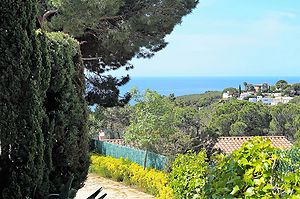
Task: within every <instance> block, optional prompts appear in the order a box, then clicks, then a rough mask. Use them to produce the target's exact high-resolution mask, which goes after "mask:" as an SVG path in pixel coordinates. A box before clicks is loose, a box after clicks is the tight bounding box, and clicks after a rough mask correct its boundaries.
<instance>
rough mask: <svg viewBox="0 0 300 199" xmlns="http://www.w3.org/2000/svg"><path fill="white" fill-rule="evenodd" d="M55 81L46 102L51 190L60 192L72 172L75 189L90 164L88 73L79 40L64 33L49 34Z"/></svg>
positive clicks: (81, 181)
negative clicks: (48, 125)
mask: <svg viewBox="0 0 300 199" xmlns="http://www.w3.org/2000/svg"><path fill="white" fill-rule="evenodd" d="M47 35H48V40H49V41H48V42H49V44H48V46H49V55H50V60H51V81H50V87H49V89H48V91H47V97H46V102H45V107H46V112H47V114H48V117H49V124H53V125H54V129H53V132H52V136H53V149H52V155H51V161H52V166H51V171H50V176H49V180H50V192H52V193H57V192H59V191H60V188H61V185H62V184H65V183H66V182H67V180H68V178H69V176H70V175H71V174H74V181H73V188H75V189H78V188H80V187H81V186H82V183H83V182H84V180H85V178H86V175H87V171H88V166H89V157H88V140H87V129H86V110H87V109H86V108H87V107H86V103H85V99H84V88H85V84H84V72H83V64H82V62H81V54H80V50H79V44H78V42H77V41H75V40H74V39H72V38H71V37H69V36H67V35H65V34H63V33H48V34H47Z"/></svg>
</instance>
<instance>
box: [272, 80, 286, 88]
mask: <svg viewBox="0 0 300 199" xmlns="http://www.w3.org/2000/svg"><path fill="white" fill-rule="evenodd" d="M275 86H276V88H277V89H279V90H283V89H285V88H287V86H288V82H287V81H285V80H279V81H277V82H276V84H275Z"/></svg>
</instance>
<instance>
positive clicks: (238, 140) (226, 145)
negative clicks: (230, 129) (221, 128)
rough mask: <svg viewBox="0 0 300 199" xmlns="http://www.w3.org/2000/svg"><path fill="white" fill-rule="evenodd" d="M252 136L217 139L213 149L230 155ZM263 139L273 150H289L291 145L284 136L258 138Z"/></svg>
mask: <svg viewBox="0 0 300 199" xmlns="http://www.w3.org/2000/svg"><path fill="white" fill-rule="evenodd" d="M253 137H254V136H234V137H219V138H218V141H217V143H216V144H215V146H214V148H216V149H221V150H222V151H223V152H225V153H232V152H233V151H235V150H237V149H239V148H240V147H241V146H242V144H243V143H244V142H246V141H248V140H249V139H251V138H253ZM260 137H262V138H263V139H270V140H271V143H272V145H273V146H274V147H275V148H280V149H290V148H292V146H293V145H292V143H291V142H290V141H289V140H288V139H287V138H286V137H285V136H260Z"/></svg>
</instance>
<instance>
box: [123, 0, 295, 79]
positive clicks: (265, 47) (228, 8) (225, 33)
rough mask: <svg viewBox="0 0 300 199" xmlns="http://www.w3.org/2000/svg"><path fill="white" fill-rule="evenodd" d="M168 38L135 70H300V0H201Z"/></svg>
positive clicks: (203, 73)
mask: <svg viewBox="0 0 300 199" xmlns="http://www.w3.org/2000/svg"><path fill="white" fill-rule="evenodd" d="M167 41H168V42H169V45H168V46H167V47H166V48H165V49H164V50H162V51H160V52H159V53H157V54H156V55H155V56H154V57H153V58H151V59H139V60H137V59H134V60H133V61H132V63H133V64H134V65H135V68H134V69H133V70H131V71H130V72H129V74H130V75H131V76H133V77H134V76H279V77H280V76H300V1H298V0H200V4H199V5H198V7H197V8H196V9H195V10H194V11H193V13H192V14H190V15H188V16H186V17H184V19H183V22H182V24H181V25H178V26H177V27H176V28H175V30H174V31H173V33H172V34H171V35H169V36H168V37H167ZM117 73H118V74H124V71H122V70H120V71H118V72H117Z"/></svg>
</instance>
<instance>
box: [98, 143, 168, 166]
mask: <svg viewBox="0 0 300 199" xmlns="http://www.w3.org/2000/svg"><path fill="white" fill-rule="evenodd" d="M94 150H95V151H96V152H98V153H100V154H102V155H105V156H111V157H114V158H128V159H129V160H130V161H132V162H135V163H137V164H139V165H141V166H144V160H145V154H146V151H143V150H138V149H134V148H130V147H126V146H121V145H116V144H112V143H109V142H103V141H99V140H94ZM167 163H168V158H167V157H165V156H163V155H159V154H156V153H152V152H148V155H147V167H151V168H155V169H158V170H163V169H165V168H166V166H167Z"/></svg>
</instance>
